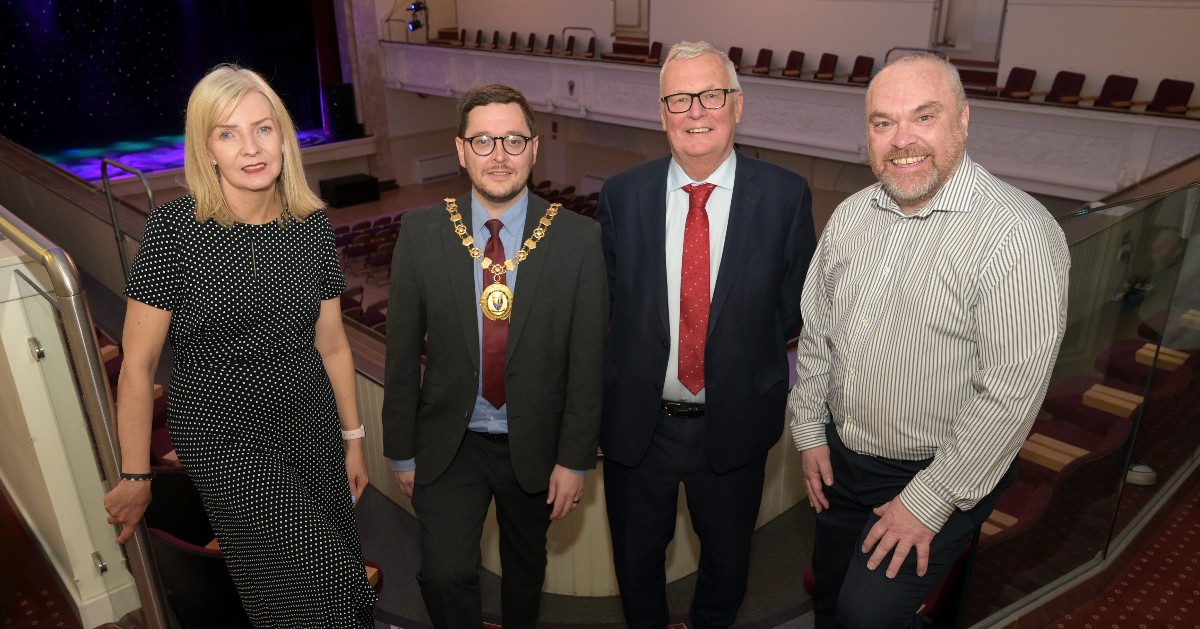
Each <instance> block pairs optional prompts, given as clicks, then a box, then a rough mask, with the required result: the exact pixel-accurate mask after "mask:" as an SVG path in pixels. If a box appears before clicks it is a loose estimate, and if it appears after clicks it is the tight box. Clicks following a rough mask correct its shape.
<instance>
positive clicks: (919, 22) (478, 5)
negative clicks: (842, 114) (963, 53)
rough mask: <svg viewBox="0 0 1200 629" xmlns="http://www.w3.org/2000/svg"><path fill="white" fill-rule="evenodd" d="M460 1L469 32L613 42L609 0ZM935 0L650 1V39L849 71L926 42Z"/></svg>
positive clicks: (606, 45) (747, 58)
mask: <svg viewBox="0 0 1200 629" xmlns="http://www.w3.org/2000/svg"><path fill="white" fill-rule="evenodd" d="M380 1H382V0H380ZM456 4H457V9H456V12H457V15H458V16H459V20H458V26H459V27H460V28H466V29H467V31H468V33H474V31H475V30H476V29H483V31H484V33H485V37H486V36H488V34H490V33H491V32H492V31H493V30H499V31H500V32H501V34H505V33H508V32H510V31H517V36H518V37H519V38H520V40H521V41H524V40H525V38H527V37H528V36H529V33H530V31H533V32H536V33H537V34H538V40H539V42H540V41H542V40H543V39H544V38H545V36H546V34H548V33H555V34H556V35H558V36H559V37H561V31H562V29H563V27H566V26H588V27H591V28H592V29H593V30H595V32H596V45H597V49H598V50H601V51H606V50H610V49H611V47H612V44H611V41H612V38H611V36H610V32H611V30H612V25H613V24H612V23H613V14H612V3H611V2H604V1H599V0H529V1H525V2H521V3H496V2H492V1H490V0H457V1H456ZM933 5H934V2H933V0H799V1H796V0H764V1H760V2H754V3H737V4H735V5H732V6H731V3H730V2H728V0H650V39H651V40H653V41H661V42H663V44H664V46H668V47H669V46H670V45H671V44H673V43H675V42H677V41H682V40H693V41H694V40H699V39H704V40H707V41H708V42H709V43H711V44H713V45H714V46H716V47H718V48H721V49H723V50H728V49H729V48H730V47H731V46H741V47H742V48H743V50H744V57H743V63H750V62H752V61H753V59H754V56H755V55H757V54H758V49H759V48H770V49H772V50H774V51H775V63H776V64H777V65H783V62H784V61H785V60H786V58H787V54H788V51H790V50H801V51H803V52H804V53H805V60H806V62H805V67H806V68H810V67H815V66H816V62H817V60H819V59H820V56H821V53H825V52H832V53H835V54H838V55H839V56H840V59H839V69H842V70H849V68H850V65H851V64H852V63H853V62H854V57H855V56H856V55H869V56H873V57H875V59H876V63H880V64H881V63H882V62H883V59H884V56H885V55H886V54H887V51H888V49H890V48H892V47H893V46H908V47H925V46H928V45H929V37H930V32H931V25H932V20H933ZM389 8H390V5H389ZM385 13H386V11H385ZM830 25H834V26H836V27H835V28H831V27H830Z"/></svg>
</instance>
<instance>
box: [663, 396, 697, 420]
mask: <svg viewBox="0 0 1200 629" xmlns="http://www.w3.org/2000/svg"><path fill="white" fill-rule="evenodd" d="M662 412H663V413H665V414H667V415H670V416H671V417H684V418H690V417H704V405H703V404H693V403H691V402H672V401H670V400H663V401H662Z"/></svg>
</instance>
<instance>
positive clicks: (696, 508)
mask: <svg viewBox="0 0 1200 629" xmlns="http://www.w3.org/2000/svg"><path fill="white" fill-rule="evenodd" d="M766 461H767V457H766V454H765V453H764V454H763V456H762V458H761V459H758V460H756V461H754V462H752V463H750V464H748V465H746V466H743V467H741V468H738V469H736V470H732V471H730V472H727V473H724V474H717V473H715V472H713V471H712V468H711V467H709V464H708V451H707V447H706V445H705V428H704V417H694V418H678V417H670V416H667V415H660V417H659V419H658V425H657V427H656V428H655V432H654V438H653V440H652V441H651V443H650V449H649V451H648V452H647V453H646V456H645V458H644V459H642V461H641V463H639V464H638V465H636V466H634V467H626V466H623V465H620V464H618V463H616V462H614V461H611V460H609V461H605V462H604V496H605V501H606V502H607V504H608V525H609V529H610V531H611V532H612V543H613V563H614V564H615V567H616V573H617V585H618V586H619V587H620V590H621V607H622V609H623V610H624V612H625V621H626V623H627V624H628V625H629V626H630V627H631V628H633V629H643V628H644V629H662V628H663V627H664V626H665V625H666V624H667V621H668V612H667V592H666V567H665V565H666V550H667V545H668V544H669V543H670V541H671V539H672V538H673V537H674V536H675V513H676V505H677V504H678V497H679V483H680V482H682V483H683V486H684V491H685V492H686V496H687V505H688V512H689V514H690V515H691V520H692V528H693V529H695V531H696V535H697V537H699V538H700V565H699V567H698V569H697V573H698V574H697V577H698V578H697V580H696V591H695V594H694V595H693V597H692V605H691V611H690V617H691V622H692V625H693V626H694V627H696V628H697V629H703V628H707V627H728V626H730V625H732V624H733V621H734V620H735V619H736V618H737V612H738V608H739V607H740V606H741V604H742V598H744V597H745V594H746V579H747V577H748V574H749V567H750V537H751V535H752V534H753V533H754V522H755V520H757V518H758V507H759V503H760V502H761V501H762V489H763V476H764V473H765V467H766Z"/></svg>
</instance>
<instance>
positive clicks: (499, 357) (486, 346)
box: [482, 218, 508, 408]
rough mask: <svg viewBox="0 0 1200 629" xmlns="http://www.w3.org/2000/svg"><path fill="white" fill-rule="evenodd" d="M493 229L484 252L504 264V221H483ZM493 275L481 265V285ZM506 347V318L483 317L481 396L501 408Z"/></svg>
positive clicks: (501, 275) (502, 278)
mask: <svg viewBox="0 0 1200 629" xmlns="http://www.w3.org/2000/svg"><path fill="white" fill-rule="evenodd" d="M484 226H486V227H487V228H488V230H490V231H491V232H492V236H491V238H488V241H487V246H485V247H484V249H483V255H484V256H485V257H487V259H489V260H491V261H492V263H493V265H495V264H500V265H503V264H504V243H503V242H500V230H501V229H502V228H503V227H504V223H501V222H500V219H497V218H493V219H491V220H489V221H488V222H486V223H484ZM504 276H505V274H504V273H501V274H500V282H501V283H503V282H504ZM494 277H495V276H494V275H493V274H492V271H491V270H490V269H483V285H484V287H487V286H490V285H491V284H492V280H493V279H494ZM507 348H508V319H504V320H502V321H492V320H491V319H489V318H488V317H483V361H482V362H483V399H485V400H487V401H488V402H490V403H491V404H492V406H495V407H496V408H500V407H501V406H504V402H505V400H506V399H507V397H506V396H505V394H504V351H505V350H506V349H507Z"/></svg>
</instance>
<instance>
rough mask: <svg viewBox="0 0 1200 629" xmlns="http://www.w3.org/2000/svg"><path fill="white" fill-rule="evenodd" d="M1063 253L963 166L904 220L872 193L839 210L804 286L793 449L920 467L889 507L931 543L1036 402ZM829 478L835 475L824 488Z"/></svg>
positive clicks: (1013, 200)
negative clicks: (829, 439) (919, 526)
mask: <svg viewBox="0 0 1200 629" xmlns="http://www.w3.org/2000/svg"><path fill="white" fill-rule="evenodd" d="M1069 268H1070V257H1069V254H1068V251H1067V245H1066V241H1065V239H1064V238H1063V233H1062V230H1061V229H1060V228H1059V227H1058V224H1057V223H1056V222H1055V221H1054V219H1053V218H1052V217H1051V216H1050V213H1049V212H1047V211H1046V209H1045V208H1044V207H1042V205H1041V204H1039V203H1038V202H1037V201H1035V200H1034V199H1033V198H1032V197H1030V196H1029V195H1027V194H1025V193H1023V192H1021V191H1020V190H1017V189H1016V188H1013V187H1012V186H1010V185H1008V184H1006V183H1004V182H1002V181H1000V180H999V179H996V178H995V177H993V176H992V175H991V174H989V173H988V172H987V171H985V170H984V169H983V168H982V167H981V166H978V165H977V164H975V163H974V162H973V161H971V159H970V158H969V157H967V156H966V155H965V154H964V155H963V159H962V163H961V164H960V165H959V168H958V170H957V171H956V172H955V174H954V175H953V176H952V177H951V178H950V180H949V181H947V182H946V184H945V185H944V186H943V187H942V189H941V190H940V191H938V192H937V194H936V195H935V196H934V197H933V199H932V200H931V201H930V202H929V203H928V204H927V205H926V206H925V207H924V208H922V209H921V210H920V211H919V212H916V213H915V214H913V215H912V216H905V215H904V214H903V213H902V212H901V211H900V208H899V207H898V206H897V205H896V203H895V202H894V201H892V199H891V198H890V197H889V196H888V195H887V194H886V193H885V192H884V190H883V188H882V187H881V186H880V184H878V183H876V184H875V185H872V186H870V187H868V188H866V189H864V190H862V191H860V192H858V193H856V194H854V195H852V196H851V197H849V198H848V199H846V201H844V202H843V203H842V204H841V205H840V206H838V208H837V210H836V211H835V212H834V214H833V217H832V218H831V219H830V221H829V224H828V225H827V226H826V227H825V231H824V233H822V235H821V239H820V243H819V244H818V245H817V252H816V255H815V257H814V258H813V261H812V265H811V267H810V268H809V272H808V278H807V279H806V281H805V286H804V296H803V298H802V301H801V311H802V313H803V316H804V329H803V331H802V332H801V335H800V340H799V344H798V346H797V355H796V372H797V375H798V378H797V381H796V386H795V388H793V389H792V391H791V394H790V395H789V398H788V413H789V416H790V417H791V430H792V437H793V438H794V439H795V441H796V448H797V449H799V450H806V449H808V448H813V447H817V446H821V445H825V434H824V432H825V424H827V423H828V422H829V421H833V422H834V425H835V426H836V427H837V430H838V434H839V436H840V437H841V438H842V440H843V442H844V443H845V444H846V446H847V447H848V448H850V449H851V450H853V451H854V452H857V453H859V454H864V455H869V456H876V457H884V458H890V459H903V460H921V459H929V458H932V459H933V461H932V462H931V463H930V465H929V467H927V468H926V469H924V470H923V471H921V472H920V473H918V474H917V475H916V476H915V477H914V478H913V479H912V481H911V482H909V484H908V485H907V486H906V487H905V489H904V490H903V491H902V492H901V493H900V499H901V501H902V502H903V503H904V505H905V506H906V507H907V508H908V509H909V511H911V512H912V513H913V514H914V515H915V516H916V517H917V518H918V519H919V520H920V521H921V522H922V523H923V524H925V525H926V526H928V527H929V528H930V529H932V530H933V531H935V532H936V531H939V530H941V527H942V524H944V523H945V521H946V519H947V518H949V517H950V514H951V513H953V512H954V510H955V509H962V510H967V509H970V508H972V507H973V506H975V504H976V503H977V502H978V501H979V500H980V499H981V498H983V497H984V496H985V495H987V494H988V493H989V492H990V491H991V490H992V489H993V488H994V487H995V486H996V483H998V482H999V480H1000V478H1001V476H1002V475H1003V474H1004V472H1005V470H1006V469H1007V468H1008V466H1009V465H1010V464H1011V462H1012V460H1013V458H1014V457H1015V456H1016V455H1017V452H1018V450H1019V449H1020V447H1021V444H1022V442H1023V441H1024V440H1025V438H1026V436H1027V435H1028V433H1029V429H1030V427H1031V426H1032V425H1033V420H1034V418H1035V417H1036V415H1037V412H1038V408H1039V407H1040V405H1041V402H1042V399H1043V398H1044V397H1045V394H1046V387H1047V384H1048V382H1049V379H1050V372H1051V369H1052V368H1053V366H1054V360H1055V357H1056V355H1057V353H1058V346H1059V343H1060V342H1061V341H1062V336H1063V329H1064V327H1065V324H1066V314H1067V313H1066V310H1067V273H1068V270H1069ZM834 482H837V479H836V478H834Z"/></svg>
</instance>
